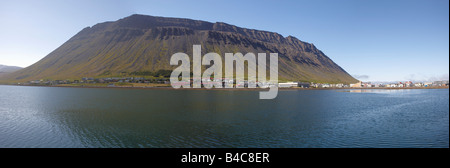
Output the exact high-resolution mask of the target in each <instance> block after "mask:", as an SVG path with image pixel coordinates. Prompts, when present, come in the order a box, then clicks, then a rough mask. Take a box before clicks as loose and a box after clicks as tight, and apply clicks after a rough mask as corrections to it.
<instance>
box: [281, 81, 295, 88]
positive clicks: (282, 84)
mask: <svg viewBox="0 0 450 168" xmlns="http://www.w3.org/2000/svg"><path fill="white" fill-rule="evenodd" d="M297 86H298V83H297V82H286V83H278V87H280V88H290V87H297Z"/></svg>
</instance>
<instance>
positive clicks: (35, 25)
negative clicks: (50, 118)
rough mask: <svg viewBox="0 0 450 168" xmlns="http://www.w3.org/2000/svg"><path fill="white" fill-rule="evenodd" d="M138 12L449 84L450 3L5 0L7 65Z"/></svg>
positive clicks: (382, 76) (382, 75) (0, 43)
mask: <svg viewBox="0 0 450 168" xmlns="http://www.w3.org/2000/svg"><path fill="white" fill-rule="evenodd" d="M132 14H146V15H154V16H166V17H181V18H191V19H197V20H204V21H210V22H217V21H220V22H226V23H229V24H233V25H237V26H240V27H246V28H253V29H259V30H267V31H272V32H277V33H280V34H282V35H283V36H288V35H292V36H295V37H297V38H299V39H300V40H302V41H306V42H310V43H314V45H316V46H317V47H318V48H319V49H320V50H322V51H323V52H324V53H325V54H326V55H327V56H329V57H330V58H331V59H333V60H334V61H335V62H336V63H337V64H339V65H340V66H341V67H343V68H344V69H345V70H346V71H347V72H349V73H350V74H352V75H355V76H358V77H359V78H360V79H361V80H364V81H397V80H437V79H441V78H445V79H448V76H449V75H448V73H449V47H448V46H449V1H448V0H308V1H300V0H292V1H268V0H259V1H256V0H254V1H244V0H239V1H235V0H229V1H212V0H199V1H181V0H180V1H175V0H164V1H162V0H160V1H156V0H142V1H138V0H136V1H133V0H128V1H119V0H60V1H56V0H39V1H36V0H28V1H23V0H1V1H0V23H1V25H0V64H4V65H16V66H22V67H26V66H29V65H31V64H33V63H35V62H36V61H38V60H40V59H42V58H43V57H45V56H46V55H47V54H48V53H50V52H51V51H53V50H54V49H56V48H57V47H59V46H60V45H61V44H63V43H64V42H65V41H66V40H68V39H69V38H70V37H72V36H73V35H75V34H76V33H77V32H79V31H80V30H81V29H83V28H84V27H87V26H92V25H95V24H96V23H99V22H105V21H115V20H118V19H120V18H123V17H126V16H129V15H132Z"/></svg>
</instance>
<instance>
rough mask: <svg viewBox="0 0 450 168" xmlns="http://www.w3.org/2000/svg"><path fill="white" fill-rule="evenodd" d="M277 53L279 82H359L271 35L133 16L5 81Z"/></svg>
mask: <svg viewBox="0 0 450 168" xmlns="http://www.w3.org/2000/svg"><path fill="white" fill-rule="evenodd" d="M193 44H201V45H202V55H204V54H206V53H208V52H217V53H219V54H220V55H222V57H223V56H224V53H228V52H242V53H244V54H245V53H247V52H254V53H262V52H265V53H279V78H280V79H282V80H291V81H309V82H311V81H313V82H330V83H354V82H356V81H357V80H356V79H354V78H353V77H352V76H350V75H349V74H348V73H347V72H346V71H345V70H344V69H342V68H341V67H340V66H339V65H337V64H336V63H334V62H333V61H332V60H331V59H330V58H329V57H327V56H326V55H325V54H324V53H323V52H322V51H320V50H319V49H317V48H316V47H315V46H314V45H313V44H310V43H307V42H303V41H300V40H299V39H297V38H295V37H292V36H288V37H283V36H282V35H280V34H278V33H274V32H268V31H260V30H253V29H246V28H241V27H237V26H234V25H230V24H226V23H221V22H217V23H210V22H205V21H198V20H191V19H180V18H166V17H153V16H145V15H132V16H129V17H126V18H123V19H120V20H118V21H114V22H104V23H99V24H96V25H94V26H92V27H87V28H85V29H83V30H81V31H80V32H79V33H77V34H76V35H75V36H73V37H72V38H70V39H69V40H68V41H67V42H65V43H64V44H62V45H61V46H60V47H59V48H57V49H56V50H54V51H53V52H51V53H50V54H48V55H47V56H46V57H45V58H43V59H42V60H40V61H38V62H36V63H35V64H33V65H32V66H29V67H27V68H25V69H22V70H19V71H16V72H14V73H11V74H8V75H6V77H3V79H4V80H10V81H29V80H36V79H74V78H82V77H99V76H116V75H132V74H139V73H141V72H156V71H158V70H172V69H174V68H176V67H177V66H170V64H169V60H170V57H171V56H172V55H173V54H174V53H177V52H184V53H187V54H188V55H190V56H192V45H193Z"/></svg>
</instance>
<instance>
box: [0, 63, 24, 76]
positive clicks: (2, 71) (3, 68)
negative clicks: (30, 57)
mask: <svg viewBox="0 0 450 168" xmlns="http://www.w3.org/2000/svg"><path fill="white" fill-rule="evenodd" d="M20 69H22V68H21V67H17V66H6V65H0V75H1V74H6V73H11V72H14V71H17V70H20Z"/></svg>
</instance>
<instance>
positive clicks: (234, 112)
mask: <svg viewBox="0 0 450 168" xmlns="http://www.w3.org/2000/svg"><path fill="white" fill-rule="evenodd" d="M258 95H259V92H258V91H223V90H222V91H217V90H216V91H212V90H136V89H95V88H51V87H23V86H22V87H18V86H0V147H447V148H448V147H449V90H448V89H417V90H362V92H361V90H356V91H351V92H350V91H345V90H294V91H279V94H278V97H277V98H276V99H274V100H259V99H258Z"/></svg>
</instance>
